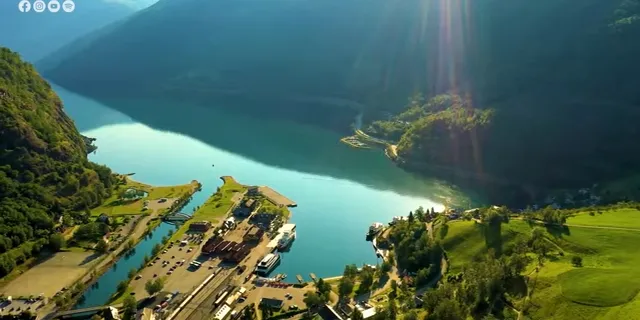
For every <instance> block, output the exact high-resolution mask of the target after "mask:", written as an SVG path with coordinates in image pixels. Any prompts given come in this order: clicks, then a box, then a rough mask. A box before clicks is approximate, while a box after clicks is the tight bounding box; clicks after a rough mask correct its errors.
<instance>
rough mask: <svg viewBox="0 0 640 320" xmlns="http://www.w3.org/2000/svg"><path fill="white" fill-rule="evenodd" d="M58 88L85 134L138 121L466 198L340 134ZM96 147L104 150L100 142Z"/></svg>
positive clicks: (368, 179) (217, 143) (336, 172)
mask: <svg viewBox="0 0 640 320" xmlns="http://www.w3.org/2000/svg"><path fill="white" fill-rule="evenodd" d="M54 89H55V90H56V91H57V92H58V93H59V95H60V96H61V97H62V98H63V100H64V103H65V110H66V111H67V112H68V113H69V114H70V116H71V117H72V118H73V119H74V120H75V121H76V124H77V126H78V127H79V129H80V131H83V132H84V131H89V130H92V129H96V128H100V127H104V126H107V125H113V124H126V123H133V122H139V123H142V124H144V125H147V126H149V127H152V128H154V129H159V130H163V131H170V132H175V133H180V134H184V135H187V136H189V137H192V138H195V139H197V140H199V141H202V142H204V143H206V144H208V145H210V146H214V147H215V148H218V149H223V150H225V151H228V152H231V153H233V154H237V155H240V156H242V157H245V158H249V159H252V160H254V161H258V162H260V163H263V164H266V165H268V166H274V167H279V168H285V169H287V170H295V171H298V172H305V173H311V174H314V175H320V176H329V177H334V178H338V179H346V180H350V181H354V182H357V183H359V184H363V185H366V186H368V187H371V188H374V189H378V190H389V191H394V192H396V193H399V194H406V195H412V196H420V197H427V198H430V199H434V200H435V201H437V202H446V201H451V200H454V199H459V198H460V197H461V193H460V192H458V191H456V190H455V189H454V188H453V187H452V186H451V185H449V184H447V183H445V182H443V181H441V180H436V179H424V178H421V177H417V176H415V175H412V174H409V173H407V172H405V171H403V170H400V169H398V168H397V167H395V165H394V164H393V163H391V162H390V161H389V160H388V159H386V158H385V157H384V155H383V154H382V152H381V151H380V150H353V149H351V148H350V147H348V146H346V145H344V144H342V143H339V142H338V140H339V139H340V135H339V134H338V133H335V132H331V131H327V130H324V129H320V128H317V127H314V126H309V125H302V124H297V123H292V122H288V121H284V120H282V121H279V120H273V119H269V120H268V121H265V120H263V119H257V118H252V117H248V116H243V115H240V114H237V113H233V112H229V111H228V110H223V109H213V108H206V107H202V106H194V105H185V104H182V105H181V104H176V103H173V102H167V101H149V100H137V101H135V100H126V101H116V100H114V101H111V102H108V104H109V106H110V107H113V108H115V109H116V110H112V109H110V108H108V107H106V106H105V105H104V104H101V103H98V102H96V101H93V100H90V99H87V98H85V97H82V96H79V95H76V94H73V93H71V92H69V91H66V90H65V89H63V88H61V87H57V86H54ZM125 113H126V114H125ZM97 145H98V147H100V141H97ZM167 147H168V148H172V147H177V146H169V145H168V146H167ZM211 163H213V164H216V165H217V164H218V163H216V159H211ZM316 179H320V178H319V177H316ZM462 202H465V201H462Z"/></svg>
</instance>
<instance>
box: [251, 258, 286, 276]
mask: <svg viewBox="0 0 640 320" xmlns="http://www.w3.org/2000/svg"><path fill="white" fill-rule="evenodd" d="M279 264H280V255H279V254H277V253H269V254H267V255H266V256H265V257H264V258H262V260H260V262H259V263H258V265H257V266H256V271H255V273H256V274H257V275H259V276H261V277H266V276H267V275H269V273H271V271H273V269H275V268H276V267H277V266H278V265H279Z"/></svg>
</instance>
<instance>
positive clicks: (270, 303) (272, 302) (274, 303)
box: [260, 298, 284, 310]
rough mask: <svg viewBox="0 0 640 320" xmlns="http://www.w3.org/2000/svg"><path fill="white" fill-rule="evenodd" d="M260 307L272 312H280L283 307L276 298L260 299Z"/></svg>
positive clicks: (282, 303)
mask: <svg viewBox="0 0 640 320" xmlns="http://www.w3.org/2000/svg"><path fill="white" fill-rule="evenodd" d="M260 305H261V306H265V307H268V308H271V309H274V310H280V309H282V306H283V305H284V301H282V300H280V299H276V298H262V299H260Z"/></svg>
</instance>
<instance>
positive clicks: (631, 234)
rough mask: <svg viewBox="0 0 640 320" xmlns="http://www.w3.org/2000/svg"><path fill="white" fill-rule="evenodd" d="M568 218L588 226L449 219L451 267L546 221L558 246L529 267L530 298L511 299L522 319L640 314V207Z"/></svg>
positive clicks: (456, 268) (460, 265) (500, 247)
mask: <svg viewBox="0 0 640 320" xmlns="http://www.w3.org/2000/svg"><path fill="white" fill-rule="evenodd" d="M567 224H569V225H584V226H589V227H557V226H554V227H551V226H547V227H544V226H539V225H536V224H529V223H528V222H526V221H523V220H511V221H510V222H508V223H503V224H501V225H500V228H499V229H500V230H488V227H487V226H485V225H483V224H478V223H476V222H474V221H455V222H454V221H452V222H449V223H448V230H447V232H446V236H445V237H444V238H443V239H442V245H443V247H444V249H445V250H446V252H447V256H448V259H449V265H450V269H449V272H450V273H457V272H459V271H461V270H462V268H463V266H464V265H465V264H467V263H469V262H470V261H472V260H473V259H474V257H476V256H478V255H482V254H484V253H486V252H487V250H488V248H493V249H494V250H496V252H498V253H499V252H500V250H505V249H507V248H508V247H509V246H510V244H511V243H512V242H513V241H514V240H515V239H516V238H517V237H520V236H523V237H524V236H529V235H530V234H531V232H532V230H533V228H534V227H542V228H544V229H546V232H545V237H546V239H547V240H548V241H549V242H551V243H552V244H553V246H552V248H553V250H552V252H551V253H550V254H549V257H548V258H547V259H545V260H544V262H543V265H542V266H539V267H538V268H537V272H536V267H537V266H538V262H537V259H534V261H533V262H532V263H531V265H530V267H529V268H527V271H525V274H527V275H528V289H529V298H527V299H520V300H518V301H512V302H513V303H514V305H515V306H516V308H518V309H520V310H523V309H524V310H525V312H524V314H523V318H522V319H571V320H573V319H612V320H614V319H631V320H633V319H640V297H639V296H638V293H639V292H640V267H638V266H639V265H640V253H639V252H638V246H639V245H640V211H637V210H635V209H632V208H624V209H612V210H607V211H602V214H598V213H595V215H593V216H592V215H590V214H588V213H580V214H578V215H576V216H574V217H570V218H569V219H568V220H567ZM593 227H598V228H593ZM607 228H639V230H638V231H634V230H619V229H607ZM496 234H500V236H499V237H497V236H495V235H496ZM575 256H579V257H581V258H582V265H581V266H574V265H573V263H572V258H573V257H575Z"/></svg>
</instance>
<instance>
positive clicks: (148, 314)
mask: <svg viewBox="0 0 640 320" xmlns="http://www.w3.org/2000/svg"><path fill="white" fill-rule="evenodd" d="M136 319H137V320H156V315H155V313H154V312H153V310H152V309H149V308H144V309H142V311H141V312H138V314H137V315H136Z"/></svg>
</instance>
